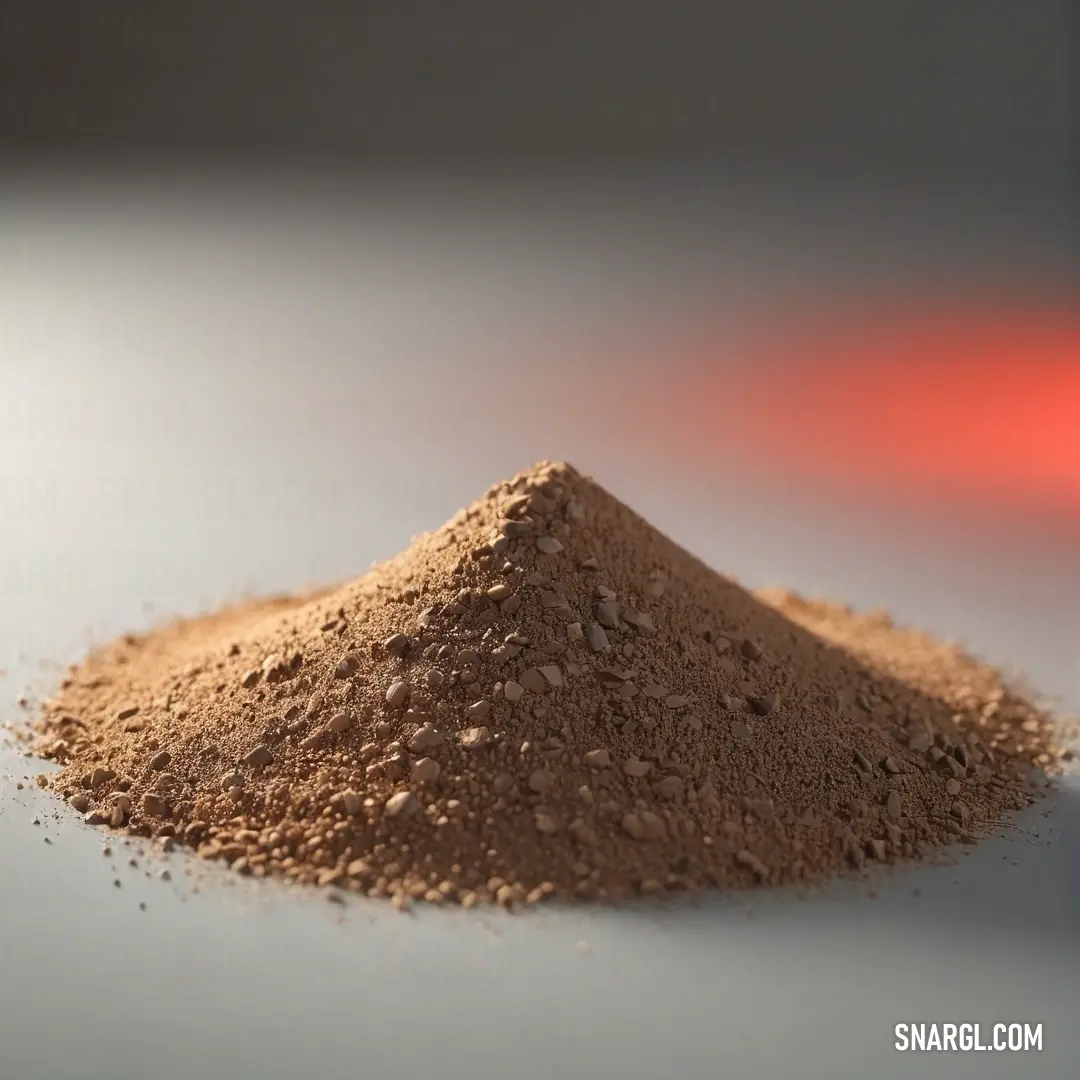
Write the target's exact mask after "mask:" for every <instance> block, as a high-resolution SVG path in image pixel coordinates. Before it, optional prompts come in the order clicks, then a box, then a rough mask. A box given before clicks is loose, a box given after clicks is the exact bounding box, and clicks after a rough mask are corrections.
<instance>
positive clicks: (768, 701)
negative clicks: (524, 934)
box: [38, 463, 1054, 904]
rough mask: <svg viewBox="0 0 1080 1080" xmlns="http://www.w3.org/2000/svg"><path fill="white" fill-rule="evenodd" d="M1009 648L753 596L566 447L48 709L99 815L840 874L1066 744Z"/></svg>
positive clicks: (264, 845) (591, 877)
mask: <svg viewBox="0 0 1080 1080" xmlns="http://www.w3.org/2000/svg"><path fill="white" fill-rule="evenodd" d="M1052 739H1053V728H1052V724H1051V721H1050V718H1049V717H1047V716H1045V715H1044V714H1042V713H1041V712H1039V711H1038V710H1037V709H1036V708H1035V707H1033V706H1032V705H1031V704H1029V703H1028V702H1027V701H1025V700H1022V699H1020V698H1018V697H1017V696H1015V695H1014V694H1012V693H1011V692H1010V691H1009V690H1008V689H1007V688H1006V687H1005V686H1004V685H1003V684H1002V681H1001V679H1000V677H999V676H998V675H997V673H995V672H994V671H993V670H991V669H989V668H987V667H985V666H983V665H981V664H980V663H978V662H976V661H974V660H972V659H971V658H969V657H967V656H965V655H964V654H963V653H961V652H960V651H959V650H957V649H956V648H953V647H950V646H946V645H942V644H939V643H937V642H935V641H933V640H931V639H930V638H928V637H926V636H925V635H923V634H919V633H913V632H909V631H904V630H899V629H895V628H894V627H893V626H892V625H891V623H890V622H889V620H888V619H887V618H884V617H880V616H869V617H861V616H857V615H855V614H853V613H851V612H850V611H849V610H847V609H845V608H843V607H841V606H837V605H832V604H827V603H820V602H816V601H805V600H802V599H799V598H798V597H794V596H791V595H790V594H784V595H782V596H771V597H769V598H767V599H766V598H764V597H759V596H755V595H753V594H751V593H749V592H747V591H746V590H744V589H743V588H741V587H740V586H739V585H737V584H736V583H734V582H733V581H732V580H730V579H729V578H726V577H723V576H721V575H720V574H717V573H715V572H714V571H712V570H710V569H708V568H707V567H706V566H704V565H703V564H702V563H700V562H699V561H698V560H697V559H695V558H694V557H693V556H691V555H689V554H688V553H687V552H685V551H683V550H682V549H681V548H679V547H678V546H677V545H675V544H674V543H672V542H671V541H670V540H668V539H667V538H666V537H664V536H663V535H661V534H660V533H659V532H657V531H656V530H655V529H654V528H652V527H651V526H650V525H649V524H648V523H647V522H645V521H643V520H642V519H641V518H640V517H638V516H637V515H636V514H634V513H633V512H632V511H630V510H629V509H627V507H625V506H624V505H622V504H621V503H620V502H619V501H618V500H616V499H615V498H613V497H612V496H611V495H609V494H608V493H607V492H606V491H604V490H603V489H602V488H601V487H599V486H598V485H597V484H596V483H594V482H593V481H592V480H590V479H587V478H585V477H583V476H581V475H580V474H579V473H577V472H576V471H575V470H574V469H572V468H571V467H569V466H567V465H561V464H547V463H545V464H541V465H539V466H537V467H536V468H534V469H532V470H530V471H529V472H526V473H523V474H521V475H519V476H517V477H515V478H514V479H512V480H510V481H507V482H506V483H503V484H500V485H498V486H496V487H494V488H492V489H491V490H490V491H489V492H488V493H487V495H485V496H484V498H482V499H481V500H480V501H479V502H477V503H476V504H475V505H473V506H472V507H470V508H469V509H467V510H464V511H462V512H461V513H459V514H458V515H457V516H456V517H454V518H453V520H451V521H449V522H447V524H446V525H444V526H443V527H442V528H441V529H439V530H438V531H437V532H435V533H433V534H431V535H428V536H425V537H422V538H421V539H419V540H417V541H416V542H415V543H414V544H413V545H412V546H411V547H410V548H409V549H408V550H407V551H405V552H403V553H402V554H401V555H399V556H397V557H396V558H394V559H392V560H390V561H389V562H387V563H385V564H383V565H380V566H378V567H376V568H375V569H374V570H372V571H371V572H370V573H368V574H366V575H364V576H363V577H361V578H359V579H358V580H356V581H354V582H351V583H349V584H347V585H344V586H342V587H341V588H339V589H336V590H334V591H331V592H324V593H321V594H319V595H317V596H315V597H310V596H309V597H303V598H298V599H294V600H287V601H272V602H265V603H260V604H254V605H250V606H247V607H244V608H241V609H236V610H230V611H226V612H224V613H222V614H219V615H215V616H211V617H206V618H200V619H193V620H188V621H184V622H180V623H177V624H175V625H173V626H171V627H168V628H165V629H163V630H159V631H155V632H154V633H151V634H149V635H147V636H145V637H125V638H123V639H121V640H119V641H117V642H115V643H113V644H111V645H109V646H108V647H106V648H104V649H102V650H100V651H99V652H97V653H96V654H94V655H93V656H91V657H90V658H89V659H88V660H86V661H85V662H84V663H82V664H80V665H78V666H77V667H75V668H74V669H73V670H72V671H71V672H70V673H69V675H68V677H67V678H66V679H65V680H64V682H63V684H62V688H61V691H60V693H59V696H58V698H57V699H55V700H54V701H51V702H49V703H48V704H47V706H46V709H45V713H44V716H43V718H42V720H41V723H40V730H39V742H38V748H39V752H40V753H42V754H44V755H45V756H48V757H52V758H55V759H57V760H60V761H62V762H64V763H65V768H64V769H63V770H62V771H61V772H60V773H58V774H57V775H56V776H55V777H54V778H53V780H52V786H53V787H54V788H55V789H56V790H57V791H58V792H60V793H62V794H63V795H64V797H66V798H67V799H68V801H69V802H70V803H71V804H72V805H73V806H74V807H75V808H76V809H78V810H80V811H81V812H83V813H85V814H86V815H87V817H88V819H89V820H90V821H91V822H97V823H99V824H104V825H109V826H112V827H114V828H126V829H128V830H130V831H132V832H135V833H140V834H143V835H156V836H173V837H175V838H176V841H177V842H181V843H184V844H188V845H190V846H191V847H193V848H195V849H197V851H198V853H199V854H200V855H202V856H203V857H205V858H211V859H221V860H225V861H226V862H228V863H229V864H230V865H232V866H233V867H234V868H235V869H236V870H238V871H243V872H246V873H251V874H255V875H258V876H264V875H265V876H277V877H283V878H287V879H291V880H293V881H297V882H300V883H318V884H322V885H327V884H334V885H338V886H342V887H345V888H348V889H351V890H355V891H358V892H365V893H368V894H371V895H385V896H392V897H394V898H395V899H396V901H397V902H399V903H402V902H404V901H405V900H406V899H407V898H409V897H414V898H425V899H427V900H430V901H437V902H441V901H460V902H462V903H465V904H473V903H475V902H477V901H489V900H494V901H498V902H501V903H513V902H518V901H524V900H538V899H541V898H543V897H546V896H555V897H563V898H574V897H580V898H587V899H597V900H617V899H621V898H624V897H627V896H630V895H633V894H634V893H637V892H658V891H662V890H684V889H695V888H700V887H715V886H721V887H742V886H749V885H752V884H755V883H761V882H765V883H769V884H783V883H789V882H801V881H815V880H821V879H823V878H825V877H828V876H830V875H833V874H836V873H839V872H841V871H843V870H845V869H850V868H851V867H853V866H856V867H857V866H859V865H862V864H863V863H864V861H866V860H880V861H884V862H893V861H895V860H899V859H905V858H919V857H924V856H926V855H927V854H929V853H931V852H932V851H934V850H935V849H938V848H940V847H941V846H942V845H945V844H948V843H952V842H955V841H965V840H967V841H973V840H974V839H975V838H976V837H977V835H978V834H979V832H980V830H981V829H983V828H984V827H986V826H987V824H988V823H991V822H994V821H996V820H998V819H999V818H1000V817H1001V815H1002V814H1003V813H1005V812H1007V811H1010V810H1013V809H1016V808H1018V807H1020V806H1023V805H1025V804H1026V803H1027V802H1028V801H1029V800H1030V798H1031V797H1032V796H1031V793H1030V789H1029V787H1028V777H1029V774H1030V773H1031V771H1032V767H1035V768H1036V769H1038V768H1040V767H1047V766H1050V765H1051V764H1052V762H1053V755H1054V751H1053V749H1052Z"/></svg>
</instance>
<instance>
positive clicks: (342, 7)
mask: <svg viewBox="0 0 1080 1080" xmlns="http://www.w3.org/2000/svg"><path fill="white" fill-rule="evenodd" d="M1071 7H1072V8H1075V5H1070V4H1065V3H1061V2H1060V0H1025V2H1024V3H1012V2H1008V0H952V2H951V3H949V4H941V3H938V2H935V0H906V2H905V3H900V4H898V3H895V2H892V0H823V2H821V3H816V4H807V3H804V2H801V0H776V2H772V3H769V4H760V3H751V2H749V0H747V2H742V3H724V4H717V3H715V2H713V0H670V2H667V3H663V4H659V3H655V2H653V0H621V2H618V3H614V2H611V0H580V2H579V3H576V4H573V5H560V4H533V5H528V4H517V5H508V4H505V3H499V2H496V0H469V2H467V3H463V4H446V3H440V2H438V0H399V2H397V3H393V4H373V3H363V2H355V3H354V2H347V0H309V2H307V3H305V4H301V3H295V2H292V3H283V2H281V0H230V2H227V3H221V2H210V0H187V2H185V3H173V2H163V3H154V4H142V5H140V4H130V3H120V2H117V0H98V2H97V3H93V4H87V3H81V2H77V0H67V2H58V0H38V2H36V3H7V4H3V5H0V152H7V153H9V154H31V155H33V154H37V153H43V154H47V153H53V152H59V153H64V152H72V153H78V154H85V155H90V156H93V155H104V156H110V155H112V156H119V157H121V158H124V159H133V158H134V159H137V158H138V157H139V155H153V154H165V155H172V156H174V157H175V156H179V157H185V156H186V157H191V158H193V159H202V158H214V157H239V158H241V159H244V158H264V157H265V158H272V159H279V160H285V161H289V162H292V161H299V162H303V161H306V160H314V159H326V160H347V161H353V162H359V163H361V164H368V165H374V166H380V165H394V166H400V165H420V166H424V167H437V166H439V165H441V164H453V163H465V164H474V165H477V164H479V165H483V166H491V167H497V166H499V165H502V164H507V165H515V164H517V165H521V164H524V165H532V166H544V165H576V164H582V163H592V164H604V163H613V164H621V165H627V164H632V165H656V164H669V165H679V164H680V163H690V164H696V163H703V162H704V163H708V164H712V165H720V166H725V167H728V166H730V167H732V168H735V169H747V170H750V171H754V170H770V171H780V172H783V171H790V170H795V171H796V172H799V171H800V170H804V169H805V170H808V171H810V172H817V173H825V174H827V175H834V176H836V177H837V178H838V179H839V177H840V176H841V175H842V174H851V173H854V174H856V175H862V174H868V175H874V176H877V177H879V178H888V179H891V180H893V181H894V182H897V183H902V184H920V183H929V184H932V183H935V182H950V183H954V182H955V183H965V182H970V183H971V184H972V185H973V186H972V192H971V193H972V197H975V198H977V197H978V196H979V192H980V191H981V190H983V189H985V188H986V187H987V186H988V185H1001V184H1008V185H1016V184H1019V185H1027V186H1031V187H1032V188H1038V189H1040V190H1042V191H1043V192H1044V193H1057V194H1059V195H1060V194H1063V193H1064V192H1065V191H1066V190H1067V188H1068V186H1069V182H1070V181H1069V170H1070V159H1071V150H1070V124H1071V123H1072V122H1073V121H1072V119H1071V109H1072V106H1071V105H1070V100H1069V99H1070V79H1071V70H1072V67H1073V66H1075V64H1076V58H1075V56H1070V47H1071V46H1070V41H1072V40H1073V35H1074V31H1075V28H1074V27H1073V26H1072V25H1071V24H1070V10H1069V9H1070V8H1071Z"/></svg>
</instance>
